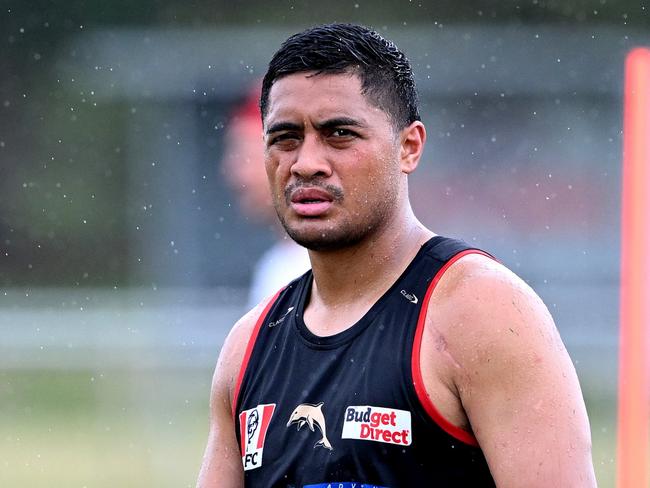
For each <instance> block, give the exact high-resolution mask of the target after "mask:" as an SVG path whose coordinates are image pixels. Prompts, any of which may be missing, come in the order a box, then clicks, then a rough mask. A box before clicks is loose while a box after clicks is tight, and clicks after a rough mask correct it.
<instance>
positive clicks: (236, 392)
mask: <svg viewBox="0 0 650 488" xmlns="http://www.w3.org/2000/svg"><path fill="white" fill-rule="evenodd" d="M282 290H284V288H282V289H281V290H278V292H277V293H276V294H275V295H273V298H271V299H270V300H269V302H268V303H267V304H266V306H265V307H264V310H263V311H262V313H261V314H260V316H259V318H258V319H257V322H256V323H255V328H254V329H253V333H252V334H251V336H250V339H248V345H247V346H246V353H245V354H244V360H243V361H242V363H241V367H240V368H239V374H238V375H237V382H236V383H235V389H234V391H233V395H232V416H233V418H234V417H235V411H236V409H237V400H238V399H239V389H240V388H241V383H242V380H243V379H244V373H245V372H246V368H247V367H248V361H249V360H250V358H251V354H252V353H253V347H254V346H255V341H256V340H257V335H258V334H259V332H260V329H261V328H262V324H263V323H264V319H266V316H267V315H268V313H269V310H271V307H272V306H273V304H274V303H275V301H276V300H277V299H278V296H279V295H280V293H281V292H282Z"/></svg>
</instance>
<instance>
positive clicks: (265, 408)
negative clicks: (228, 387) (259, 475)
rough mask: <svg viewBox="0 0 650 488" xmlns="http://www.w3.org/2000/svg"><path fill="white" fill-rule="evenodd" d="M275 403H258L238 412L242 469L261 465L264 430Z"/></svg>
mask: <svg viewBox="0 0 650 488" xmlns="http://www.w3.org/2000/svg"><path fill="white" fill-rule="evenodd" d="M274 411H275V403H270V404H265V405H258V406H257V407H255V408H251V409H249V410H244V411H243V412H241V413H240V414H239V434H240V439H241V440H240V442H241V461H242V464H243V465H244V471H248V470H249V469H255V468H259V467H260V466H262V454H263V452H264V441H265V440H266V432H267V431H268V430H269V424H270V423H271V417H273V412H274Z"/></svg>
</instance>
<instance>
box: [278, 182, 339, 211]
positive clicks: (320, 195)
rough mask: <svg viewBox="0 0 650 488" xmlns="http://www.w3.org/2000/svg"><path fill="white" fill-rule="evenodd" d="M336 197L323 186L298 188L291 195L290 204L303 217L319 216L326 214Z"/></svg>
mask: <svg viewBox="0 0 650 488" xmlns="http://www.w3.org/2000/svg"><path fill="white" fill-rule="evenodd" d="M334 199H335V197H334V196H332V195H331V194H330V193H329V192H328V191H327V190H324V189H322V188H314V187H312V188H304V187H303V188H296V189H295V190H294V191H293V192H291V195H290V199H289V202H290V206H291V208H292V209H293V211H294V212H296V213H297V214H298V215H300V216H302V217H319V216H321V215H323V214H325V213H326V212H327V211H328V210H329V209H330V207H331V206H332V203H333V202H334Z"/></svg>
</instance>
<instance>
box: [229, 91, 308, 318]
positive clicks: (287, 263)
mask: <svg viewBox="0 0 650 488" xmlns="http://www.w3.org/2000/svg"><path fill="white" fill-rule="evenodd" d="M259 97H260V84H259V83H257V84H255V85H254V86H253V87H251V88H250V90H249V91H248V96H247V98H246V99H245V100H244V101H243V103H242V104H240V105H239V106H237V107H236V108H235V110H234V112H233V114H232V116H231V117H230V120H229V123H228V129H227V131H226V134H225V150H224V154H223V160H222V170H223V174H224V176H225V177H226V180H227V181H228V183H229V184H230V186H231V187H232V189H233V190H234V191H235V193H236V195H237V198H238V204H239V207H240V209H241V212H242V213H243V214H244V215H245V216H246V217H248V218H249V219H251V221H252V222H256V223H258V224H260V225H268V227H269V229H270V232H271V233H272V234H273V235H274V236H275V237H276V242H275V244H273V246H271V247H270V248H269V249H268V250H267V251H266V252H265V253H264V254H263V255H262V257H261V258H260V259H259V260H258V261H257V262H256V263H255V267H254V269H253V276H252V278H251V285H250V288H249V293H248V307H247V308H249V309H250V308H252V307H253V306H255V305H257V304H258V303H259V302H260V301H262V300H263V299H264V298H266V297H268V296H270V295H272V294H273V293H275V292H276V291H278V290H279V289H280V288H281V287H283V286H284V285H286V284H287V283H289V282H290V281H291V280H292V279H294V278H297V277H298V276H300V275H301V274H303V273H304V272H305V271H307V270H308V269H309V267H310V264H309V256H308V254H307V250H306V249H305V248H304V247H301V246H299V245H298V244H296V243H295V242H294V241H293V240H291V239H289V238H288V236H287V235H286V233H285V232H284V230H283V229H282V228H281V227H280V225H279V223H278V219H277V216H276V213H275V210H274V208H273V202H272V201H271V192H270V190H269V182H268V179H267V177H266V172H265V171H264V141H263V135H262V119H261V115H260V109H259Z"/></svg>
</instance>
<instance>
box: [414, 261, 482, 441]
mask: <svg viewBox="0 0 650 488" xmlns="http://www.w3.org/2000/svg"><path fill="white" fill-rule="evenodd" d="M469 254H479V255H482V256H486V257H488V258H490V259H494V258H493V257H492V256H490V255H489V254H488V253H486V252H484V251H481V250H478V249H467V250H465V251H461V252H459V253H458V254H456V255H454V256H452V257H451V258H450V259H449V260H448V261H447V262H446V263H445V264H444V266H443V267H442V268H440V270H438V272H437V273H436V275H435V276H434V277H433V280H431V283H430V284H429V287H428V289H427V292H426V294H425V296H424V299H423V300H422V308H421V309H420V315H419V317H418V322H417V326H416V330H415V337H414V339H413V349H412V351H411V377H412V380H413V386H414V388H415V393H416V397H417V399H418V400H419V402H420V405H421V406H422V407H423V408H424V410H425V411H426V413H427V414H428V415H429V417H430V418H431V420H433V421H434V422H435V423H436V424H438V426H439V427H440V428H441V429H442V430H444V431H445V432H446V433H447V434H449V435H451V436H452V437H454V438H456V439H458V440H459V441H461V442H463V443H465V444H468V445H470V446H474V447H478V445H479V444H478V441H477V440H476V437H475V436H474V435H473V434H471V433H469V432H467V431H465V430H463V429H461V428H460V427H458V426H456V425H454V424H452V423H451V422H450V421H449V420H447V419H446V418H445V417H444V416H443V415H442V414H441V413H440V411H439V410H438V409H437V408H436V406H435V404H434V403H433V401H432V400H431V398H429V396H428V395H427V392H426V389H425V388H424V381H423V379H422V371H421V369H420V349H421V347H422V335H423V332H424V324H425V321H426V316H427V310H428V308H429V301H430V299H431V296H432V295H433V291H434V290H435V288H436V286H437V285H438V282H439V281H440V279H441V278H442V276H443V275H444V274H445V272H446V271H447V269H449V267H450V266H451V265H452V264H454V263H455V262H456V261H458V260H459V259H461V258H462V257H464V256H467V255H469Z"/></svg>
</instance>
